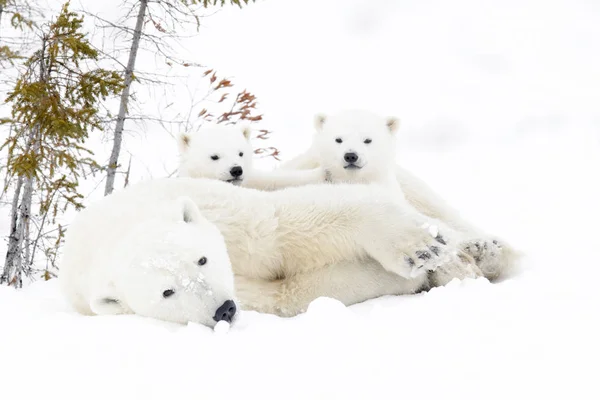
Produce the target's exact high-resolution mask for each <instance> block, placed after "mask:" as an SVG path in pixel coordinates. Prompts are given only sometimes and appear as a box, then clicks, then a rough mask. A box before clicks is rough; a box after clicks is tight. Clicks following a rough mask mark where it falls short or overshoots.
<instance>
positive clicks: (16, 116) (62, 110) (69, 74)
mask: <svg viewBox="0 0 600 400" xmlns="http://www.w3.org/2000/svg"><path fill="white" fill-rule="evenodd" d="M0 1H5V2H6V0H0ZM82 24H83V18H82V17H81V16H79V15H78V14H76V13H74V12H71V11H69V3H68V2H67V3H66V4H65V5H64V6H63V7H62V11H61V12H60V14H59V15H58V17H57V18H56V19H55V20H54V21H53V22H51V23H50V24H48V25H47V26H44V27H42V28H41V32H42V33H41V37H40V48H39V50H37V51H36V52H35V53H34V54H33V55H32V56H31V57H29V58H28V59H27V61H26V62H25V63H24V65H23V71H22V73H21V74H20V76H19V78H18V80H17V82H16V84H15V86H14V88H13V90H12V91H11V92H10V93H9V95H8V97H7V99H6V102H7V103H9V104H10V105H11V117H10V118H5V119H3V120H0V123H2V124H6V125H10V126H11V133H10V135H9V137H8V138H7V139H6V141H5V142H4V143H3V144H2V146H1V149H5V150H6V151H7V153H8V159H7V176H8V181H9V182H10V183H12V184H13V186H14V195H13V201H12V209H11V226H10V232H9V243H8V250H7V254H6V259H5V264H4V269H3V272H2V275H0V283H6V284H8V285H14V286H17V287H21V286H22V284H23V275H29V274H31V273H32V272H33V264H34V260H35V253H36V250H37V249H38V248H39V246H40V240H41V239H43V235H44V226H45V225H47V224H53V223H55V222H56V217H57V216H58V215H59V214H60V213H62V212H64V211H66V210H67V209H68V208H69V207H74V208H76V209H79V208H81V207H82V204H81V199H82V197H83V196H82V195H81V193H79V190H78V189H79V188H78V181H79V178H80V177H81V176H82V175H84V174H86V173H90V172H92V173H93V172H94V171H97V170H98V169H99V168H100V166H99V165H98V164H97V163H96V162H95V161H94V160H93V159H92V156H93V153H92V152H91V151H90V150H89V149H88V148H86V146H85V142H86V139H87V138H88V135H89V133H90V132H92V131H94V130H101V129H102V125H101V121H102V119H103V115H100V113H99V111H98V110H99V105H100V103H101V102H102V101H104V100H105V99H106V98H107V97H109V96H115V95H117V94H119V93H121V91H122V90H123V88H124V85H123V79H122V77H121V76H120V74H119V73H118V72H116V71H110V70H105V69H102V68H90V65H93V63H94V61H96V60H97V59H98V56H99V55H98V52H97V50H96V49H94V48H93V47H92V46H91V45H90V43H89V41H88V39H87V35H86V34H85V33H83V32H82ZM34 193H35V196H36V199H37V201H38V203H36V205H38V206H39V213H37V214H36V215H35V216H32V206H33V205H34V202H33V196H34ZM33 218H35V219H36V226H35V231H37V234H36V235H35V238H34V237H33V234H32V232H31V221H32V219H33ZM62 234H63V229H62V227H60V226H59V228H58V234H57V238H56V240H57V244H58V243H60V239H61V238H62ZM45 273H46V278H48V276H49V274H50V271H49V270H48V269H47V270H46V271H45Z"/></svg>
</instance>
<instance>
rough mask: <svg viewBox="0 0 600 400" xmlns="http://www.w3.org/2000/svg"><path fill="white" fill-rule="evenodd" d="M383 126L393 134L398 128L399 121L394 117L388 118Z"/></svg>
mask: <svg viewBox="0 0 600 400" xmlns="http://www.w3.org/2000/svg"><path fill="white" fill-rule="evenodd" d="M385 125H386V126H387V128H388V129H389V131H390V133H391V134H395V133H396V132H398V128H400V120H399V119H398V118H396V117H388V118H386V119H385Z"/></svg>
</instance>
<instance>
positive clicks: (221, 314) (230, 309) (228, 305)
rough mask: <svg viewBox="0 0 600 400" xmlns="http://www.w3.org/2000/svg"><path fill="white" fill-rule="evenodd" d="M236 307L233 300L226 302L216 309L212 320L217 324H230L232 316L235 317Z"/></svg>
mask: <svg viewBox="0 0 600 400" xmlns="http://www.w3.org/2000/svg"><path fill="white" fill-rule="evenodd" d="M235 311H236V307H235V303H234V302H233V300H227V301H226V302H225V303H223V305H222V306H221V307H219V308H217V312H216V313H215V316H214V317H213V319H214V320H215V321H217V322H219V321H227V322H231V320H232V319H233V316H234V315H235Z"/></svg>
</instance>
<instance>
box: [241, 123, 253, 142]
mask: <svg viewBox="0 0 600 400" xmlns="http://www.w3.org/2000/svg"><path fill="white" fill-rule="evenodd" d="M242 134H243V135H244V137H245V138H246V140H250V135H252V128H250V127H249V126H248V125H243V126H242Z"/></svg>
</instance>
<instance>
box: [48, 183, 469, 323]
mask: <svg viewBox="0 0 600 400" xmlns="http://www.w3.org/2000/svg"><path fill="white" fill-rule="evenodd" d="M422 223H423V218H422V216H421V215H420V214H418V213H414V212H412V211H411V210H408V209H406V208H404V207H402V206H401V205H399V204H398V203H397V201H395V198H394V197H393V196H391V195H390V193H389V191H388V190H385V189H383V188H381V189H380V190H376V189H371V190H367V188H365V187H363V186H360V185H308V186H302V187H297V188H289V189H284V190H281V191H275V192H266V191H259V190H254V189H248V188H241V187H237V186H234V185H231V184H228V183H225V182H222V181H217V180H209V179H194V178H172V179H159V180H150V181H146V182H142V183H139V184H136V185H133V186H130V187H128V188H126V189H123V190H121V191H117V192H115V193H113V194H111V195H110V196H107V197H104V198H102V199H101V200H100V201H98V202H96V203H93V204H91V205H90V206H89V207H88V208H86V209H84V210H83V211H81V212H80V213H79V214H78V215H77V216H76V218H75V220H74V222H73V223H72V224H71V226H70V227H69V230H68V233H67V237H66V243H65V247H64V256H63V260H62V263H61V272H60V276H59V280H60V282H61V288H62V290H63V291H64V293H65V295H66V297H67V299H68V300H69V301H70V302H71V303H72V304H73V305H74V307H75V308H76V309H77V310H78V311H79V312H81V313H84V314H92V315H93V314H119V313H137V314H140V315H144V316H148V317H154V318H159V319H163V320H169V321H174V322H186V321H193V322H198V323H202V324H205V325H208V326H213V325H214V324H215V323H216V321H218V320H219V319H227V320H229V319H231V318H230V317H231V316H232V315H233V314H232V313H234V312H235V308H234V307H232V306H231V305H232V303H231V302H228V301H227V300H235V297H234V294H233V285H232V269H233V273H234V274H235V290H236V293H235V294H236V296H237V298H238V299H239V301H240V302H241V305H242V307H243V308H245V309H253V310H257V311H261V312H267V313H274V314H278V315H282V316H292V315H296V314H298V313H300V312H302V311H304V310H305V309H306V307H307V306H308V304H309V303H310V302H311V301H312V300H314V299H315V298H317V297H319V296H327V297H333V298H336V299H339V300H340V301H342V302H343V303H345V304H347V305H349V304H353V303H356V302H361V301H364V300H367V299H370V298H374V297H378V296H381V295H391V294H407V293H414V292H417V291H419V290H420V289H422V288H424V287H426V286H427V285H428V274H427V271H429V270H435V269H436V268H437V269H438V270H439V269H444V270H447V271H448V272H449V273H450V274H456V276H457V277H461V278H462V277H464V276H479V275H480V274H478V273H477V269H476V267H474V266H473V265H472V264H470V263H469V262H468V260H469V257H460V254H458V255H457V253H460V252H457V250H456V248H455V240H454V238H453V237H452V234H451V233H448V234H447V233H446V232H444V231H441V232H440V233H439V234H437V235H436V236H435V237H434V236H433V235H432V234H431V233H430V232H429V231H427V230H425V229H423V228H422V227H421V226H422ZM465 260H467V261H465ZM471 261H472V260H471ZM223 307H225V308H226V310H225V315H221V314H222V312H223ZM227 308H229V312H230V313H229V314H227V312H228V311H227ZM232 308H233V311H232V310H231V309H232Z"/></svg>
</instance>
